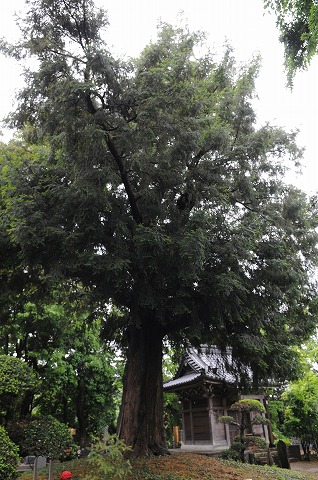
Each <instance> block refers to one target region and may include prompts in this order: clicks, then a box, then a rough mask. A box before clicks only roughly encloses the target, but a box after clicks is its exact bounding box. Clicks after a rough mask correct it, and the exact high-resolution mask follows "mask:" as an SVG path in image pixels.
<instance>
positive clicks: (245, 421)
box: [218, 398, 269, 462]
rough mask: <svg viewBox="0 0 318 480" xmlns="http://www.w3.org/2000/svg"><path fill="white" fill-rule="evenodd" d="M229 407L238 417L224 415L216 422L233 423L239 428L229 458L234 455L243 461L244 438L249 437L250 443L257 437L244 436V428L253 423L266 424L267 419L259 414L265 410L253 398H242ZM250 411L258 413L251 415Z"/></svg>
mask: <svg viewBox="0 0 318 480" xmlns="http://www.w3.org/2000/svg"><path fill="white" fill-rule="evenodd" d="M230 409H231V410H235V411H237V412H238V419H234V417H231V416H230V415H224V416H221V417H219V418H218V422H221V423H226V424H228V425H235V426H237V427H238V428H239V432H240V434H239V436H238V437H237V438H238V441H237V442H234V443H233V449H232V450H231V449H230V453H229V458H233V459H234V458H235V457H236V456H238V458H237V459H239V460H240V461H242V462H244V450H245V448H246V438H247V439H249V438H251V439H252V440H251V441H252V443H255V442H254V438H259V437H254V436H252V437H244V432H245V430H246V429H247V428H249V427H251V426H252V427H253V425H268V423H269V420H268V419H267V418H265V417H264V416H263V415H261V414H262V413H264V412H265V407H264V405H262V404H261V402H259V401H258V400H254V399H251V398H244V399H242V400H238V401H237V402H235V403H233V404H232V405H231V407H230ZM252 412H256V413H258V414H259V415H253V416H251V413H252ZM262 441H263V439H260V442H261V443H262ZM256 442H257V440H256ZM265 444H266V441H265Z"/></svg>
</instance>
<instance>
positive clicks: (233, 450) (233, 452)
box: [220, 435, 267, 462]
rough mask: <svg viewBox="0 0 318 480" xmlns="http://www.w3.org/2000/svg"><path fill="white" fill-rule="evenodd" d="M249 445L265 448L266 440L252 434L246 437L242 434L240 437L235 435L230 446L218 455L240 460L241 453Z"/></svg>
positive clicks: (249, 446)
mask: <svg viewBox="0 0 318 480" xmlns="http://www.w3.org/2000/svg"><path fill="white" fill-rule="evenodd" d="M251 447H255V448H265V447H267V442H266V440H265V439H264V438H261V437H257V436H254V435H251V436H248V437H245V436H244V437H242V439H240V437H239V436H237V437H234V438H233V443H232V445H231V446H230V448H229V449H228V450H225V451H224V452H222V453H221V455H220V456H221V457H222V458H226V459H229V460H235V461H238V462H240V461H241V460H242V453H243V454H244V451H245V450H246V449H247V448H251Z"/></svg>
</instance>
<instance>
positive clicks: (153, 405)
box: [117, 318, 168, 457]
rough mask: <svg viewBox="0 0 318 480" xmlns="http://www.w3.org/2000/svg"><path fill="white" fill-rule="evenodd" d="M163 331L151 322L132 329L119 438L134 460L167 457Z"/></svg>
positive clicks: (129, 334) (118, 429)
mask: <svg viewBox="0 0 318 480" xmlns="http://www.w3.org/2000/svg"><path fill="white" fill-rule="evenodd" d="M162 339H163V335H162V332H161V329H160V327H159V326H158V325H156V323H155V321H154V320H153V319H151V318H148V319H146V320H145V321H143V322H141V323H140V326H130V327H129V332H128V352H127V363H126V367H125V374H124V386H123V397H122V405H121V411H120V415H119V418H118V425H117V434H118V435H119V437H120V438H121V439H123V440H124V441H125V443H126V445H128V446H130V447H131V448H132V451H131V455H132V456H136V457H138V456H147V455H163V454H167V453H168V450H167V448H166V440H165V433H164V422H163V388H162Z"/></svg>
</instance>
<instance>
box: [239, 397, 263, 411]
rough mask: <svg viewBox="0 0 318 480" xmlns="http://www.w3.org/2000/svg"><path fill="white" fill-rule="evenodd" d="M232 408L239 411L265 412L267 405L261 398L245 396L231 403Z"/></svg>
mask: <svg viewBox="0 0 318 480" xmlns="http://www.w3.org/2000/svg"><path fill="white" fill-rule="evenodd" d="M230 408H231V410H237V411H239V412H258V413H265V407H264V405H262V404H261V402H260V401H259V400H254V399H253V398H243V399H242V400H238V401H237V402H235V403H233V405H231V407H230Z"/></svg>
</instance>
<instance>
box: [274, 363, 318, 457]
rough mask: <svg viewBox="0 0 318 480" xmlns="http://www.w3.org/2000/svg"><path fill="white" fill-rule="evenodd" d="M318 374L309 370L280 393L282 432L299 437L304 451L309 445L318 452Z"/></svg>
mask: <svg viewBox="0 0 318 480" xmlns="http://www.w3.org/2000/svg"><path fill="white" fill-rule="evenodd" d="M317 398H318V376H317V373H316V372H313V371H309V372H307V373H306V374H305V375H304V376H303V377H302V378H300V379H299V380H297V381H296V382H293V383H291V384H290V385H289V386H288V388H287V389H286V390H285V392H284V393H283V395H282V400H283V401H284V404H285V409H284V424H283V428H284V433H285V434H286V435H288V436H289V437H296V438H299V439H300V440H301V442H302V445H303V448H304V453H305V454H307V453H309V445H312V447H313V448H314V449H315V450H316V452H318V405H317Z"/></svg>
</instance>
